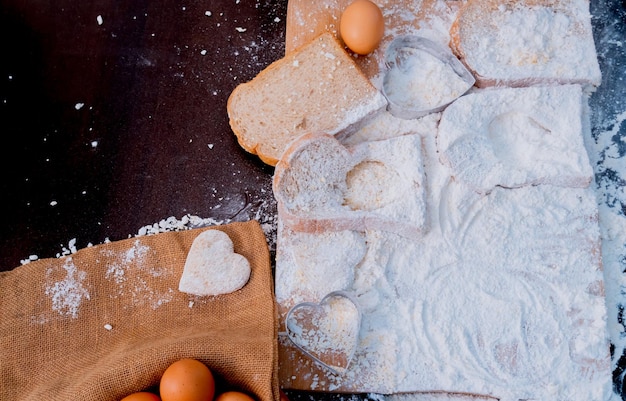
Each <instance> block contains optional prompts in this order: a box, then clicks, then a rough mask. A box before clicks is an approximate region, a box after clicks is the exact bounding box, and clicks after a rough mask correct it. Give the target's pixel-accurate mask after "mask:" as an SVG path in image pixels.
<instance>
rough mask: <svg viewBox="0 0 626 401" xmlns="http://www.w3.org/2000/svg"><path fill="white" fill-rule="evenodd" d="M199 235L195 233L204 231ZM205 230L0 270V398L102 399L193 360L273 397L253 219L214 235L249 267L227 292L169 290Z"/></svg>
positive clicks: (263, 263) (266, 286)
mask: <svg viewBox="0 0 626 401" xmlns="http://www.w3.org/2000/svg"><path fill="white" fill-rule="evenodd" d="M205 229H206V228H205ZM205 229H196V230H190V231H184V232H170V233H163V234H157V235H154V236H145V237H137V238H132V239H128V240H123V241H119V242H113V243H109V244H103V245H99V246H94V247H91V248H87V249H83V250H80V251H78V252H76V253H75V254H73V255H70V256H66V257H63V258H58V259H43V260H40V261H37V262H33V263H30V264H27V265H24V266H21V267H18V268H16V269H14V270H12V271H8V272H3V273H0V312H1V320H0V379H1V381H0V399H1V400H11V401H13V400H37V401H41V400H59V401H68V400H93V401H100V400H101V401H114V400H119V399H121V398H123V397H124V396H125V395H128V394H129V393H132V392H134V391H140V390H143V389H146V388H150V387H151V386H155V385H157V384H158V382H159V379H160V376H161V374H162V373H163V371H164V370H165V369H166V368H167V366H169V364H171V363H172V362H174V361H175V360H178V359H180V358H183V357H191V358H196V359H199V360H201V361H203V362H204V363H205V364H206V365H207V366H209V367H210V368H211V369H212V370H213V372H214V373H216V376H217V377H218V379H222V380H225V382H226V383H227V385H228V386H229V387H232V388H235V389H239V390H242V391H246V392H249V393H251V394H253V395H255V396H256V398H257V399H258V400H259V401H274V400H278V398H279V392H278V381H277V379H276V374H277V343H276V336H277V327H276V319H275V316H276V315H275V301H274V294H273V281H272V274H271V266H270V259H269V251H268V247H267V242H266V239H265V236H264V234H263V231H262V230H261V228H260V226H259V225H258V223H256V222H247V223H233V224H229V225H224V226H216V227H211V228H209V229H217V230H222V231H224V232H226V233H227V234H228V235H229V236H230V238H231V239H232V241H233V243H234V246H235V252H237V253H239V254H241V255H243V256H245V257H246V258H248V260H249V261H250V265H251V268H252V274H251V277H250V281H249V282H248V283H247V284H246V285H245V286H244V287H243V288H242V289H241V290H239V291H236V292H233V293H230V294H226V295H222V296H217V297H196V296H191V295H188V294H185V293H181V292H179V291H178V281H179V280H180V276H181V273H182V270H183V266H184V263H185V259H186V257H187V252H188V250H189V248H190V246H191V243H192V241H193V240H194V238H195V237H196V236H197V235H198V234H199V233H200V232H201V231H203V230H205Z"/></svg>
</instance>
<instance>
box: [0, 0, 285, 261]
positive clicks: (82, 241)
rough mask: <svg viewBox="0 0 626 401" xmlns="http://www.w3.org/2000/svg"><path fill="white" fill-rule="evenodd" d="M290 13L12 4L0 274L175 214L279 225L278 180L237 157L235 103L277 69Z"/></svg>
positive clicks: (3, 73) (0, 96) (3, 75)
mask: <svg viewBox="0 0 626 401" xmlns="http://www.w3.org/2000/svg"><path fill="white" fill-rule="evenodd" d="M286 8H287V2H286V1H259V2H255V1H240V2H239V1H236V0H229V1H210V2H196V1H194V2H190V4H185V2H181V1H169V0H163V1H161V0H160V1H136V0H134V1H126V2H123V1H113V0H103V1H94V2H92V1H75V0H61V1H55V2H47V1H36V0H16V1H4V0H3V1H2V9H1V14H0V30H1V32H0V41H1V42H0V43H1V44H0V48H1V49H2V55H0V58H1V59H2V62H1V63H0V85H1V86H0V102H1V103H0V120H1V121H2V125H1V128H0V130H1V131H2V134H1V135H0V138H1V139H0V140H1V141H2V143H1V144H0V149H1V151H2V156H1V157H0V160H1V163H2V166H1V170H0V171H1V172H2V173H1V174H2V178H1V180H0V196H1V197H2V200H3V202H2V203H3V205H6V206H3V207H4V211H5V212H4V213H3V216H2V228H1V229H0V269H1V270H9V269H12V268H14V267H17V266H19V265H20V263H21V261H22V260H25V259H27V258H28V257H29V256H30V255H36V256H37V257H39V258H45V257H54V256H57V255H58V254H59V253H60V252H62V251H63V249H64V248H65V249H67V248H68V246H69V241H71V240H73V239H75V240H76V241H75V243H73V245H74V246H75V247H76V248H78V249H80V248H84V247H86V246H88V245H89V244H99V243H102V242H104V241H105V240H107V239H108V240H119V239H123V238H127V237H128V236H129V235H134V234H136V233H137V232H138V230H139V229H140V228H141V227H143V226H145V225H149V224H153V223H155V222H159V221H160V220H162V219H165V218H168V217H170V216H173V217H175V218H177V219H181V218H182V217H183V216H185V215H194V216H202V217H210V218H212V219H215V220H218V221H223V220H226V219H228V220H237V219H243V220H247V219H249V215H250V214H251V213H253V212H254V210H252V209H257V210H258V209H259V208H265V209H267V210H265V209H263V213H264V214H268V215H273V213H272V211H271V209H272V206H273V205H272V202H273V199H271V198H272V197H271V184H270V183H271V173H272V170H271V169H270V168H269V167H267V166H265V165H264V164H263V163H262V162H260V161H259V160H257V158H256V157H254V156H250V155H248V154H247V153H246V152H244V151H243V150H242V149H241V148H240V147H239V146H238V144H237V142H236V138H235V136H234V135H233V134H232V132H231V130H230V127H229V125H228V116H227V114H226V101H227V98H228V96H229V94H230V92H231V91H232V89H233V88H234V87H235V86H236V85H237V84H239V83H241V82H245V81H247V80H249V79H251V78H252V77H254V76H255V75H256V74H257V73H258V72H259V71H260V70H261V69H263V68H264V67H265V66H266V65H267V64H269V63H270V62H271V61H274V60H276V59H278V58H280V57H282V55H283V53H284V32H285V15H286ZM98 16H100V17H101V21H102V24H101V25H100V24H99V23H98ZM81 104H83V106H82V107H80V105H81ZM246 206H247V207H246ZM242 209H243V210H242Z"/></svg>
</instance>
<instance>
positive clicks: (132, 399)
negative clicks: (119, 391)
mask: <svg viewBox="0 0 626 401" xmlns="http://www.w3.org/2000/svg"><path fill="white" fill-rule="evenodd" d="M120 401H161V398H160V397H159V396H158V395H156V394H152V393H149V392H147V391H140V392H138V393H132V394H130V395H127V396H126V397H124V398H122V399H121V400H120Z"/></svg>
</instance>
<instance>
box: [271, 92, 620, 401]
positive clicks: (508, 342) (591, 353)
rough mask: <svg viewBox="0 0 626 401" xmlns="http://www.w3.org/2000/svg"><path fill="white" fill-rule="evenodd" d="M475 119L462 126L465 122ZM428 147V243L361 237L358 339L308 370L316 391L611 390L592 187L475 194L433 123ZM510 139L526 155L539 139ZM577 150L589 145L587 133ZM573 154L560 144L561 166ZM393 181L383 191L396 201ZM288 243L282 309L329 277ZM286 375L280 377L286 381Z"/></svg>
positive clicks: (557, 159)
mask: <svg viewBox="0 0 626 401" xmlns="http://www.w3.org/2000/svg"><path fill="white" fill-rule="evenodd" d="M577 94H578V95H579V96H580V95H581V93H580V92H577ZM502 101H503V102H505V103H506V99H503V100H502ZM524 101H527V102H533V101H534V100H533V98H532V97H531V98H528V99H527V100H523V98H522V99H521V100H520V99H516V104H517V106H519V107H521V109H524V108H525V105H524V104H520V103H519V102H524ZM550 102H552V103H555V104H556V103H558V102H559V97H553V98H551V99H550V100H549V101H548V103H550ZM552 109H554V107H553V108H552ZM501 112H503V111H502V110H501ZM482 117H483V116H482V115H480V114H475V115H474V118H476V119H480V118H482ZM492 117H493V116H492ZM496 117H497V116H496ZM470 120H471V118H470ZM474 125H475V124H474V123H473V122H472V121H470V122H468V123H467V124H465V127H466V128H467V129H468V132H470V131H472V130H473V128H472V127H473V126H474ZM546 126H547V127H548V128H550V125H549V124H547V125H546ZM462 127H463V126H461V129H462ZM380 128H381V129H384V127H380ZM500 128H501V129H506V125H504V126H502V125H500ZM579 135H580V132H579ZM423 143H424V146H425V154H426V160H425V174H426V176H427V177H428V178H427V188H426V193H427V211H428V217H429V219H430V220H431V221H430V223H431V224H430V225H429V228H430V231H428V232H427V233H426V235H425V236H424V238H423V239H422V240H408V239H406V238H403V237H400V236H396V235H393V234H389V233H385V232H380V231H367V232H364V233H362V235H363V236H364V237H363V240H364V241H365V243H366V245H367V250H366V252H365V254H364V256H363V259H362V260H361V261H359V262H358V263H357V264H356V265H355V267H354V281H353V282H352V283H351V285H350V286H348V287H346V288H343V289H344V290H349V291H350V292H352V293H353V295H355V296H356V297H357V299H358V302H359V304H360V306H361V308H362V311H363V320H362V326H361V332H360V338H359V345H358V347H357V350H356V352H355V356H354V360H353V363H352V365H350V367H349V368H348V370H347V371H346V372H345V373H344V374H341V375H338V374H324V372H323V371H321V372H320V373H316V376H315V377H313V378H311V380H309V382H310V383H311V387H312V388H313V387H315V389H317V390H338V391H372V392H379V393H392V392H411V391H420V390H421V391H424V390H432V389H437V390H443V391H448V392H462V393H473V394H482V395H491V396H496V397H499V398H500V399H502V400H518V399H550V400H563V401H566V400H567V401H573V400H581V401H583V400H584V401H589V400H601V399H605V398H606V396H607V395H608V394H609V393H610V377H611V375H610V364H609V356H608V338H607V337H608V336H607V332H606V326H605V325H606V309H605V298H604V287H603V284H602V281H603V274H602V272H601V271H600V270H599V268H600V260H599V257H598V253H597V251H598V246H599V244H600V242H599V229H598V226H597V206H596V202H595V195H594V192H593V189H592V188H591V187H587V188H584V187H583V188H572V187H569V186H565V187H556V186H552V185H536V186H526V185H525V186H522V187H521V188H516V189H504V188H499V187H492V188H489V189H488V191H486V193H488V195H479V194H478V193H477V192H474V191H472V190H470V189H468V188H467V187H466V186H465V185H464V184H463V183H461V182H458V181H455V180H453V179H450V178H449V177H450V174H451V171H450V170H449V169H448V168H447V167H445V166H443V165H441V164H440V162H439V160H438V154H440V153H441V152H442V149H438V148H437V145H436V143H435V138H434V133H433V132H431V133H427V134H425V135H424V136H423ZM516 144H517V145H518V146H522V147H524V146H526V148H525V149H520V151H521V152H530V153H532V150H531V149H532V147H529V146H531V144H532V141H531V143H529V142H524V141H521V142H519V143H517V142H516ZM577 146H579V147H580V148H579V149H577V151H582V152H583V153H584V148H582V147H583V144H582V141H578V142H577ZM570 157H571V156H569V153H567V152H564V153H559V152H554V153H553V154H552V160H553V163H554V164H556V165H559V164H561V163H565V164H567V163H569V158H570ZM509 162H510V163H512V164H515V160H509ZM532 167H533V166H532V165H529V164H528V163H521V162H519V161H518V163H517V165H516V166H515V168H517V169H521V170H524V169H529V168H532ZM394 190H396V188H394V187H393V186H388V187H387V191H389V192H390V193H391V194H390V197H391V198H393V192H394ZM590 222H591V224H590ZM284 233H286V235H287V236H290V235H291V233H289V231H284ZM282 241H285V242H282ZM283 243H284V244H289V243H290V242H289V241H287V240H285V239H284V238H283V237H282V236H281V235H279V247H278V252H277V268H276V270H277V281H276V295H277V299H278V302H279V304H281V305H282V306H283V308H288V307H289V306H290V305H293V304H295V303H298V302H302V301H309V300H310V299H307V298H306V296H303V295H302V294H312V293H313V294H323V293H324V291H325V290H327V289H328V287H327V286H326V284H327V283H325V282H323V281H320V280H317V281H312V282H303V281H302V280H301V277H300V274H302V267H300V266H298V265H297V262H296V263H294V260H293V259H290V258H289V257H287V255H286V252H288V251H283V252H281V249H284V248H281V244H283ZM344 245H345V246H348V245H349V243H344V242H342V241H337V242H335V248H334V250H333V251H334V252H333V254H334V255H336V256H337V258H340V257H341V256H340V255H342V254H343V253H344V252H346V251H347V250H348V249H349V248H345V249H343V248H342V246H344ZM326 252H331V250H330V249H327V250H326ZM324 257H325V258H329V257H330V256H329V255H328V254H325V255H324ZM311 268H313V266H311V265H307V267H306V269H307V270H309V271H310V269H311ZM344 268H345V267H344ZM309 274H311V275H312V274H313V273H310V272H309ZM292 280H293V281H296V282H297V285H294V284H293V283H290V281H292ZM316 286H319V287H316ZM335 289H336V288H335ZM284 290H286V291H284ZM284 310H285V309H283V311H284ZM582 321H584V322H585V324H583V325H581V324H580V322H582ZM294 365H296V366H302V367H303V368H302V369H303V372H305V371H307V369H308V367H307V366H310V365H307V364H306V362H303V361H302V360H300V359H298V360H296V362H295V363H294ZM296 371H297V368H296ZM585 371H590V372H594V374H593V375H587V374H586V373H584V372H585ZM303 374H304V373H303ZM296 377H297V374H296ZM290 380H293V379H289V378H283V385H285V386H286V387H287V388H288V387H289V386H290Z"/></svg>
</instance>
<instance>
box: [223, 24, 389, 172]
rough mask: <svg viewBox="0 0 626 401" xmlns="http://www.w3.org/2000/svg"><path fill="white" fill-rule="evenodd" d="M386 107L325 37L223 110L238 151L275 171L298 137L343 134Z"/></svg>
mask: <svg viewBox="0 0 626 401" xmlns="http://www.w3.org/2000/svg"><path fill="white" fill-rule="evenodd" d="M386 104H387V102H386V100H385V98H384V97H383V95H382V94H381V93H380V92H379V91H378V90H377V89H376V88H375V87H374V86H373V85H372V84H371V83H370V81H369V79H368V78H366V77H365V75H363V73H362V72H361V71H360V70H359V68H358V67H357V65H356V64H355V62H354V60H353V59H352V58H351V57H350V56H349V55H348V54H347V53H346V51H345V50H344V49H343V47H342V46H341V44H340V43H339V42H338V40H337V39H336V38H335V37H334V36H333V35H332V34H330V33H325V34H322V35H320V36H318V37H317V38H315V39H314V40H312V41H311V42H310V43H309V44H307V45H306V46H304V47H302V48H300V49H299V50H298V51H296V52H293V53H291V54H289V55H287V56H285V57H284V58H282V59H280V60H278V61H275V62H274V63H272V64H271V65H269V66H268V67H267V68H266V69H264V70H263V71H261V72H260V73H259V74H258V75H257V76H256V77H255V78H253V79H252V80H251V81H249V82H247V83H244V84H241V85H239V86H237V87H236V88H235V89H234V90H233V92H232V93H231V95H230V97H229V99H228V105H227V110H228V116H229V119H230V126H231V128H232V130H233V132H234V133H235V135H236V136H237V139H238V141H239V144H240V145H241V147H243V148H244V149H245V150H246V151H248V152H250V153H253V154H256V155H258V156H259V157H260V158H261V160H263V161H264V162H265V163H267V164H269V165H272V166H274V165H276V163H277V162H278V160H279V159H280V157H281V155H282V153H283V151H284V150H285V149H286V147H287V145H289V143H290V142H292V141H293V140H294V139H296V138H297V137H299V136H300V135H302V134H305V133H308V132H324V133H328V134H331V135H335V134H338V133H340V132H344V133H348V132H350V128H351V127H354V126H356V124H357V123H359V122H361V121H363V120H365V119H366V118H367V117H368V116H371V115H373V114H375V113H376V112H378V111H380V110H382V109H383V108H384V107H385V106H386Z"/></svg>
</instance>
